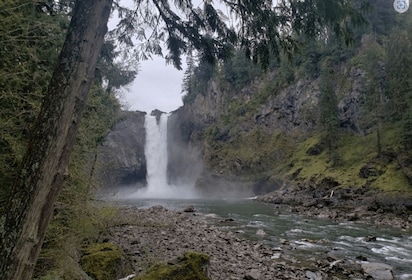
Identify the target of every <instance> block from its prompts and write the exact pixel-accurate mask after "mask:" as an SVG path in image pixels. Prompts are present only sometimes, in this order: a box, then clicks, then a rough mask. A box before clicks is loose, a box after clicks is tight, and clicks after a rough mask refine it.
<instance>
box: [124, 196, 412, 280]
mask: <svg viewBox="0 0 412 280" xmlns="http://www.w3.org/2000/svg"><path fill="white" fill-rule="evenodd" d="M119 203H120V204H122V205H137V206H139V207H141V208H149V207H151V206H154V205H162V206H164V207H166V208H167V209H169V210H183V209H184V208H186V207H187V206H189V205H194V206H195V209H196V213H197V214H196V215H198V217H199V218H200V217H201V218H205V219H207V221H209V222H210V223H211V224H215V225H218V226H219V227H220V228H221V229H222V230H231V231H234V232H236V233H237V234H239V235H242V236H243V237H245V238H247V239H252V240H259V241H261V242H264V243H266V244H268V245H269V246H272V247H274V248H277V247H278V246H279V244H280V243H285V242H287V243H288V244H290V248H291V251H290V252H288V254H291V255H293V256H294V257H296V258H298V259H300V258H303V259H311V258H313V259H315V258H316V257H317V256H319V257H321V255H323V256H324V254H325V253H326V252H330V253H331V254H333V255H334V256H336V257H337V258H338V259H352V260H355V259H357V258H358V259H359V258H360V257H362V258H363V259H367V260H368V261H369V262H379V263H385V264H389V265H391V266H392V267H393V272H394V275H395V279H408V280H409V279H412V236H411V234H410V233H407V232H403V231H401V230H397V229H393V228H378V227H375V226H371V225H366V224H362V223H356V222H345V223H335V222H333V221H331V220H327V219H312V218H307V217H302V216H299V215H294V214H291V213H289V212H285V211H282V210H280V209H276V208H275V207H274V206H272V205H269V204H264V203H260V202H256V201H254V200H251V199H236V200H225V199H222V200H207V199H191V200H178V199H167V200H166V199H164V200H163V199H129V200H122V201H119ZM225 220H226V221H227V222H224V221H225ZM262 230H263V232H264V233H265V235H259V234H257V233H259V232H260V233H263V232H262Z"/></svg>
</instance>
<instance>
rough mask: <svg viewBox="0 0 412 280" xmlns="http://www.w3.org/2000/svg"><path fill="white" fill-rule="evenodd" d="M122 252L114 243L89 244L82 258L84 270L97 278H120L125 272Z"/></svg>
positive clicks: (108, 279)
mask: <svg viewBox="0 0 412 280" xmlns="http://www.w3.org/2000/svg"><path fill="white" fill-rule="evenodd" d="M122 259H123V258H122V252H121V251H120V249H119V248H118V247H117V246H116V245H114V244H112V243H96V244H91V245H89V246H88V247H87V248H86V250H85V253H84V256H83V257H82V258H81V260H80V262H81V266H82V268H83V270H84V271H85V272H86V273H87V274H88V275H89V276H91V277H92V278H93V279H96V280H112V279H118V278H120V277H121V276H122V275H121V274H123V273H122V271H123V269H122V267H123V262H122Z"/></svg>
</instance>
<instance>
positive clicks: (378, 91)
mask: <svg viewBox="0 0 412 280" xmlns="http://www.w3.org/2000/svg"><path fill="white" fill-rule="evenodd" d="M362 55H363V58H364V60H363V68H364V70H365V81H364V83H365V88H366V92H365V96H364V98H365V109H366V110H367V112H366V111H365V114H364V123H365V126H366V128H370V129H372V130H373V131H375V133H376V147H377V154H378V157H381V154H382V143H381V139H382V136H381V133H382V125H383V122H384V121H385V120H386V119H387V103H388V98H387V95H386V91H387V77H386V72H385V50H384V48H383V47H382V46H381V45H380V44H378V42H377V41H376V39H375V37H370V38H369V40H368V41H366V42H365V43H364V48H363V50H362Z"/></svg>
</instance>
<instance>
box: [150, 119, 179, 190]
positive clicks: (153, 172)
mask: <svg viewBox="0 0 412 280" xmlns="http://www.w3.org/2000/svg"><path fill="white" fill-rule="evenodd" d="M167 118H168V115H167V114H162V115H161V116H160V119H159V123H158V122H157V119H156V116H151V115H146V119H145V129H146V145H145V156H146V166H147V167H146V168H147V176H146V180H147V192H148V193H150V194H151V195H153V196H156V197H159V196H164V195H165V194H169V193H170V192H171V191H172V190H171V187H170V186H169V185H168V184H167Z"/></svg>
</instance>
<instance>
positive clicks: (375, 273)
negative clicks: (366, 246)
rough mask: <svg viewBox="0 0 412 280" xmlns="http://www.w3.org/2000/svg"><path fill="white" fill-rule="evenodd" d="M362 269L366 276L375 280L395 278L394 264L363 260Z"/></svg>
mask: <svg viewBox="0 0 412 280" xmlns="http://www.w3.org/2000/svg"><path fill="white" fill-rule="evenodd" d="M361 266H362V269H363V271H364V273H365V275H366V276H370V277H372V279H374V280H393V279H394V278H393V273H392V266H390V265H387V264H384V263H370V262H362V264H361Z"/></svg>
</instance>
